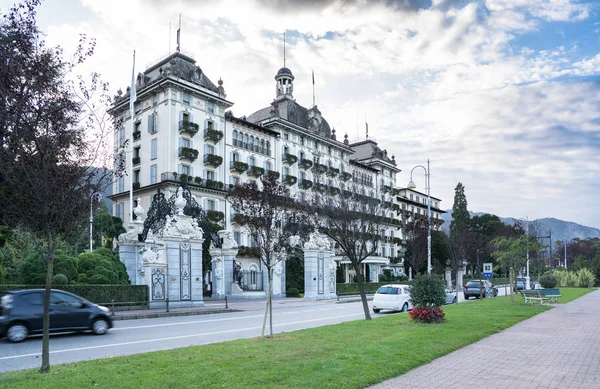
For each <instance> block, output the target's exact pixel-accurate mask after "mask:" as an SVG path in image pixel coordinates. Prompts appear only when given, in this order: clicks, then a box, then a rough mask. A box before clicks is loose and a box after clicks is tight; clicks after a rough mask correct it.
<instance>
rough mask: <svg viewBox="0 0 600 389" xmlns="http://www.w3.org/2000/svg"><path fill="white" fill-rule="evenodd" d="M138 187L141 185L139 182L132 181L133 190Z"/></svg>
mask: <svg viewBox="0 0 600 389" xmlns="http://www.w3.org/2000/svg"><path fill="white" fill-rule="evenodd" d="M140 187H141V184H140V183H139V182H134V183H133V190H138V189H140Z"/></svg>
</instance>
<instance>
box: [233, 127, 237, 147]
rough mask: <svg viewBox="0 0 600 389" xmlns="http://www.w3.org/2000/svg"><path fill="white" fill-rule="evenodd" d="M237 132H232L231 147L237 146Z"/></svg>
mask: <svg viewBox="0 0 600 389" xmlns="http://www.w3.org/2000/svg"><path fill="white" fill-rule="evenodd" d="M237 135H238V133H237V130H233V145H234V146H237Z"/></svg>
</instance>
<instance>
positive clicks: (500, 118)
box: [0, 0, 600, 228]
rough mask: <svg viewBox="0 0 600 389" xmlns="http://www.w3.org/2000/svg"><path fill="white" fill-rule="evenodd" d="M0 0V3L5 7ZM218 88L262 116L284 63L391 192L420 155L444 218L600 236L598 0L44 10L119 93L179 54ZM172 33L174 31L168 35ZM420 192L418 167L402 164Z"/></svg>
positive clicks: (42, 23)
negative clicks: (374, 159) (456, 207)
mask: <svg viewBox="0 0 600 389" xmlns="http://www.w3.org/2000/svg"><path fill="white" fill-rule="evenodd" d="M12 3H13V1H10V0H0V11H2V13H5V11H6V10H7V8H8V6H9V5H10V4H12ZM179 14H181V50H182V51H183V52H185V53H190V54H192V55H193V57H194V58H195V60H196V61H197V65H199V66H200V67H201V68H202V70H203V71H204V73H205V74H206V75H207V76H208V77H209V78H210V79H211V80H212V81H213V82H215V83H216V81H217V80H218V79H219V78H222V80H223V86H224V87H225V91H226V93H227V99H228V100H230V101H232V102H234V103H235V105H234V106H233V107H232V109H231V110H232V112H233V113H234V115H236V116H243V115H246V116H248V115H250V114H251V113H253V112H255V111H257V110H259V109H261V108H264V107H266V106H268V105H269V104H270V103H271V101H272V100H273V99H274V97H275V80H274V76H275V74H276V73H277V70H278V69H279V68H281V67H282V66H283V34H284V32H285V33H286V65H287V67H288V68H290V69H291V70H292V72H293V74H294V76H295V77H296V78H295V81H294V97H295V98H296V100H297V101H298V102H299V103H300V104H301V105H303V106H305V107H309V106H311V104H312V93H313V91H312V76H311V74H312V72H313V71H314V78H315V98H316V103H317V105H318V107H319V109H320V111H321V112H322V114H323V116H324V117H325V118H326V119H327V121H328V122H329V124H330V125H331V126H333V127H334V128H335V129H336V131H337V135H338V139H343V135H344V134H346V133H347V134H348V137H349V140H350V141H351V142H352V141H356V140H363V139H364V138H365V135H366V134H365V121H366V122H368V129H369V130H368V131H369V133H368V135H369V138H370V139H374V140H375V141H377V142H378V144H379V146H380V147H381V148H382V149H386V150H387V151H388V154H390V155H395V157H396V161H397V164H398V167H399V168H400V169H401V170H402V171H401V172H400V173H399V174H398V175H397V185H398V186H406V184H407V183H408V181H409V179H410V172H411V169H412V168H413V167H414V166H417V165H426V164H427V160H428V159H429V160H430V163H431V165H430V166H431V168H430V173H431V195H432V196H435V197H437V198H441V199H442V203H441V205H442V208H444V209H448V208H452V204H453V202H454V189H455V187H456V185H457V183H458V182H461V183H462V184H463V185H464V186H465V194H466V196H467V201H468V208H469V210H471V211H476V212H489V213H493V214H496V215H498V216H502V217H515V218H525V217H528V218H529V220H533V219H537V218H543V217H556V218H558V219H562V220H567V221H573V222H576V223H580V224H583V225H586V226H591V227H596V228H600V200H599V199H600V174H599V172H600V1H598V0H473V1H468V0H370V1H367V0H305V1H292V0H244V1H239V0H238V1H229V0H223V1H217V0H201V1H192V0H179V1H177V0H174V1H163V0H145V1H144V0H127V1H113V0H102V1H98V0H46V1H44V2H43V4H42V6H41V7H40V9H39V10H38V23H39V27H40V28H41V30H42V31H43V32H44V33H45V34H46V41H47V42H48V43H49V44H51V45H60V46H61V47H63V48H64V49H65V52H66V53H72V52H73V51H74V50H75V47H76V45H77V42H78V40H79V37H80V35H79V34H86V36H88V37H93V38H95V39H96V42H97V44H96V49H95V54H94V56H93V57H92V58H91V59H90V60H88V61H87V62H85V63H84V64H83V65H81V66H80V68H79V71H81V72H84V73H85V72H88V73H89V72H92V71H97V72H99V73H100V74H101V77H102V79H103V80H104V81H108V82H109V83H110V86H111V90H112V91H113V92H116V91H117V90H118V89H119V88H121V89H122V90H123V91H124V90H125V89H126V87H127V85H129V84H130V80H131V68H132V53H133V50H136V73H137V72H140V71H143V70H144V69H145V68H146V67H148V66H150V65H151V64H153V63H155V62H156V61H157V60H159V59H161V58H164V57H165V56H167V55H168V54H169V52H173V51H174V50H175V47H176V31H177V28H178V19H179ZM169 23H171V28H169ZM414 181H415V183H416V184H417V190H420V191H423V192H425V188H424V184H425V175H424V171H423V169H419V168H418V169H415V170H414Z"/></svg>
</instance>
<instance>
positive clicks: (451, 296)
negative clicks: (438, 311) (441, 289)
mask: <svg viewBox="0 0 600 389" xmlns="http://www.w3.org/2000/svg"><path fill="white" fill-rule="evenodd" d="M457 302H458V293H457V292H453V291H451V290H450V289H446V302H445V303H444V304H456V303H457Z"/></svg>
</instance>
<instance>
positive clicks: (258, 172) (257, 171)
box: [248, 165, 265, 177]
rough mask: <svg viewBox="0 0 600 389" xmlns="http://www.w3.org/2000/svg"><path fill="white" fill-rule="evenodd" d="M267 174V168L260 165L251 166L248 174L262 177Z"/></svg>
mask: <svg viewBox="0 0 600 389" xmlns="http://www.w3.org/2000/svg"><path fill="white" fill-rule="evenodd" d="M263 174H265V169H263V168H262V167H259V166H254V165H253V166H250V167H249V168H248V175H249V176H252V177H260V176H262V175H263Z"/></svg>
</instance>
